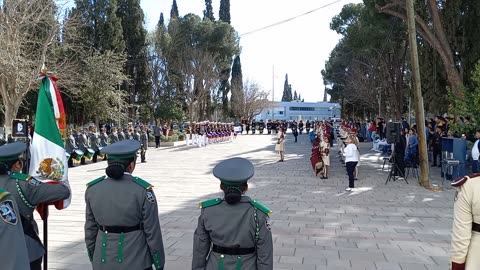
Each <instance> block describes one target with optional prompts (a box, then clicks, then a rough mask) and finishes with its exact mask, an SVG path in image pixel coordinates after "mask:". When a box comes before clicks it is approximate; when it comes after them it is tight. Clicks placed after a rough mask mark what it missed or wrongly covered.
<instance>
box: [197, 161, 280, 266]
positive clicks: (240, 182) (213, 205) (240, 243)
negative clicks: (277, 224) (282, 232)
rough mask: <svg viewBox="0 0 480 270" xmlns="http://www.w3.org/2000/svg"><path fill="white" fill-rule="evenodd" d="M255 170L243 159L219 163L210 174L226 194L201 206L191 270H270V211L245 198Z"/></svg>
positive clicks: (271, 260) (271, 246)
mask: <svg viewBox="0 0 480 270" xmlns="http://www.w3.org/2000/svg"><path fill="white" fill-rule="evenodd" d="M254 172H255V170H254V168H253V164H252V163H251V162H250V161H248V160H246V159H243V158H231V159H227V160H224V161H222V162H220V163H219V164H218V165H217V166H215V168H214V169H213V175H214V176H215V177H217V178H218V179H220V181H221V184H220V188H221V189H222V190H223V192H224V193H225V196H224V198H223V199H221V198H217V199H212V200H208V201H205V202H202V203H201V204H200V208H201V209H202V210H201V214H200V217H199V218H198V226H197V229H196V230H195V233H194V235H193V259H192V270H217V269H218V270H222V269H224V270H243V269H244V270H272V269H273V245H272V232H271V231H270V228H271V226H270V218H269V216H270V214H271V211H270V210H269V209H268V208H267V207H265V206H264V205H262V204H261V203H259V202H257V201H255V200H253V199H251V198H249V197H247V196H244V195H243V194H244V193H245V192H246V191H247V190H248V184H247V181H248V179H250V178H251V177H252V176H253V174H254Z"/></svg>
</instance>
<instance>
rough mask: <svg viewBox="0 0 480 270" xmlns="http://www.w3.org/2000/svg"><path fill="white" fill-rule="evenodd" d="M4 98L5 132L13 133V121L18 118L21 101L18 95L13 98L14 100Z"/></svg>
mask: <svg viewBox="0 0 480 270" xmlns="http://www.w3.org/2000/svg"><path fill="white" fill-rule="evenodd" d="M2 98H3V106H4V111H5V124H4V126H5V134H6V135H7V134H11V133H12V121H13V119H15V118H17V113H18V108H20V102H18V101H17V100H18V97H16V98H12V102H8V101H6V100H8V99H5V98H4V97H2Z"/></svg>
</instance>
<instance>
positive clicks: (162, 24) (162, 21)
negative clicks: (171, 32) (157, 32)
mask: <svg viewBox="0 0 480 270" xmlns="http://www.w3.org/2000/svg"><path fill="white" fill-rule="evenodd" d="M157 26H159V27H160V26H163V27H165V19H164V18H163V12H160V18H159V19H158V24H157Z"/></svg>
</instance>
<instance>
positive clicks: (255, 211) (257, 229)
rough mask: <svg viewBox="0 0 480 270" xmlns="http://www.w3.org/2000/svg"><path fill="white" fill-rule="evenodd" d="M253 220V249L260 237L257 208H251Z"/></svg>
mask: <svg viewBox="0 0 480 270" xmlns="http://www.w3.org/2000/svg"><path fill="white" fill-rule="evenodd" d="M253 218H254V219H255V249H256V248H257V242H258V238H259V237H260V224H259V223H258V216H257V208H256V207H253Z"/></svg>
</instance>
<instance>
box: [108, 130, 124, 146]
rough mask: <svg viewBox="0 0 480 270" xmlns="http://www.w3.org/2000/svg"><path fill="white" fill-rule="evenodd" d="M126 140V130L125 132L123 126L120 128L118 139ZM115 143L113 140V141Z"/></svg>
mask: <svg viewBox="0 0 480 270" xmlns="http://www.w3.org/2000/svg"><path fill="white" fill-rule="evenodd" d="M123 140H125V132H123V128H121V127H120V128H118V141H123ZM111 143H113V142H111Z"/></svg>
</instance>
